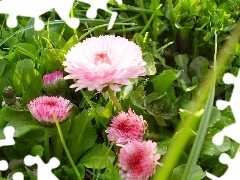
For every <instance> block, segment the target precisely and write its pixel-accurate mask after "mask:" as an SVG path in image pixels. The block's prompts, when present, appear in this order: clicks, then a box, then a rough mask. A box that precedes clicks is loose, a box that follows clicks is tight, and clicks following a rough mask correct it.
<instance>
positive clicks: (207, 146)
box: [201, 128, 231, 156]
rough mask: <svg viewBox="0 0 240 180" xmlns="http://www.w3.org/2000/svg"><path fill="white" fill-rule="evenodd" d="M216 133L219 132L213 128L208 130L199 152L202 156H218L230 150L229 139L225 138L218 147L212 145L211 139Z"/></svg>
mask: <svg viewBox="0 0 240 180" xmlns="http://www.w3.org/2000/svg"><path fill="white" fill-rule="evenodd" d="M218 132H219V130H217V129H215V128H212V129H209V130H208V132H207V134H206V137H205V140H204V143H203V147H202V150H201V154H202V155H209V156H214V155H219V154H221V153H223V152H226V151H228V150H229V149H230V147H231V141H230V139H229V138H225V140H224V142H223V144H222V145H220V146H217V145H215V144H213V142H212V138H213V136H214V135H215V134H217V133H218Z"/></svg>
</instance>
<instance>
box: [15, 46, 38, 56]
mask: <svg viewBox="0 0 240 180" xmlns="http://www.w3.org/2000/svg"><path fill="white" fill-rule="evenodd" d="M16 48H17V50H18V51H19V52H21V53H22V54H24V55H26V56H27V57H29V58H31V59H36V57H37V55H38V53H37V49H36V47H35V46H34V45H32V44H27V43H18V44H17V45H16Z"/></svg>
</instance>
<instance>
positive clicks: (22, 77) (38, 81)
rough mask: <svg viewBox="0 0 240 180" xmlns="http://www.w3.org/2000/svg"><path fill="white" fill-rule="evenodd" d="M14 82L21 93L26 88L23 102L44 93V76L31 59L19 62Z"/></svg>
mask: <svg viewBox="0 0 240 180" xmlns="http://www.w3.org/2000/svg"><path fill="white" fill-rule="evenodd" d="M14 83H15V84H14V87H15V88H16V90H17V92H18V93H21V92H22V91H23V89H24V92H22V93H23V96H22V102H23V104H24V103H28V102H29V101H30V100H32V99H34V98H36V97H38V96H40V95H41V94H42V84H43V81H42V77H41V76H40V75H39V74H38V72H37V71H36V70H35V69H34V68H33V62H32V61H31V60H30V59H25V60H21V61H19V62H18V63H17V66H16V71H15V73H14Z"/></svg>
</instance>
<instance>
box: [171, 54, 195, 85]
mask: <svg viewBox="0 0 240 180" xmlns="http://www.w3.org/2000/svg"><path fill="white" fill-rule="evenodd" d="M174 60H175V62H176V64H177V65H178V69H179V70H183V72H182V74H181V78H182V79H183V81H184V83H185V84H189V83H190V82H191V81H190V79H189V77H188V73H187V72H188V62H189V59H188V56H187V54H179V55H176V56H174Z"/></svg>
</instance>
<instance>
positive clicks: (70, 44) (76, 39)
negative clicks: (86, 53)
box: [59, 35, 78, 59]
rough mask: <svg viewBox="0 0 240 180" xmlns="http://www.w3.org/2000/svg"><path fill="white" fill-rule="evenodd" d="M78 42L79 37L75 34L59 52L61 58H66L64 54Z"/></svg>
mask: <svg viewBox="0 0 240 180" xmlns="http://www.w3.org/2000/svg"><path fill="white" fill-rule="evenodd" d="M77 43H78V37H77V36H76V35H73V36H72V37H71V38H70V39H69V40H68V42H67V43H66V44H65V46H64V47H63V48H62V49H61V51H60V52H59V57H60V58H61V59H64V58H65V57H64V55H65V54H67V52H68V50H69V49H70V48H71V47H73V46H74V45H75V44H77Z"/></svg>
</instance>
